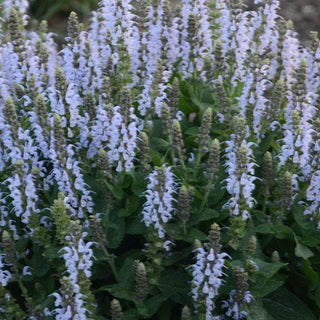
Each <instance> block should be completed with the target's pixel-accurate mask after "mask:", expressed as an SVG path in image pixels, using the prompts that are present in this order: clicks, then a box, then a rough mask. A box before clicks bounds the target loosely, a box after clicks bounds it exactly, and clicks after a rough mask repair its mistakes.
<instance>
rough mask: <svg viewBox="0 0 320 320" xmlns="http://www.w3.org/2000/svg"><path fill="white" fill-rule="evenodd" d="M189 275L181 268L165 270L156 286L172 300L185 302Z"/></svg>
mask: <svg viewBox="0 0 320 320" xmlns="http://www.w3.org/2000/svg"><path fill="white" fill-rule="evenodd" d="M190 280H191V279H190V277H189V275H188V274H187V273H186V272H185V271H184V270H183V269H182V270H167V271H165V272H162V273H161V275H160V278H159V281H158V287H159V289H160V290H161V291H162V293H163V294H164V295H165V296H167V297H168V298H169V297H170V298H171V299H172V300H173V301H174V302H177V303H180V304H185V303H186V301H187V298H188V294H189V286H188V282H189V281H190Z"/></svg>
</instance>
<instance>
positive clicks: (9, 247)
mask: <svg viewBox="0 0 320 320" xmlns="http://www.w3.org/2000/svg"><path fill="white" fill-rule="evenodd" d="M2 247H3V251H4V253H5V255H6V257H5V259H6V261H7V263H9V264H10V265H12V268H13V270H14V272H16V271H18V270H17V265H18V259H17V255H16V246H15V244H14V241H13V239H12V237H11V235H10V233H9V232H8V231H7V230H3V232H2Z"/></svg>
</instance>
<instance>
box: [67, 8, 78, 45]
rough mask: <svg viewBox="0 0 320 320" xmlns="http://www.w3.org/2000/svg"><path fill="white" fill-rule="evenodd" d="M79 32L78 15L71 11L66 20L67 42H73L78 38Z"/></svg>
mask: <svg viewBox="0 0 320 320" xmlns="http://www.w3.org/2000/svg"><path fill="white" fill-rule="evenodd" d="M79 32H80V28H79V21H78V15H77V14H76V13H75V12H73V11H72V12H71V13H70V16H69V19H68V41H69V42H74V41H75V40H76V39H77V37H78V36H79Z"/></svg>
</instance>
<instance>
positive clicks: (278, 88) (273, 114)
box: [270, 79, 286, 121]
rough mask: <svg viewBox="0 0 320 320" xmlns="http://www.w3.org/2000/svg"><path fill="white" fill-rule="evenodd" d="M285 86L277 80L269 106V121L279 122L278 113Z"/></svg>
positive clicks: (281, 81)
mask: <svg viewBox="0 0 320 320" xmlns="http://www.w3.org/2000/svg"><path fill="white" fill-rule="evenodd" d="M285 91H286V86H285V82H284V80H283V79H279V80H278V81H277V82H276V83H275V85H274V89H273V94H272V97H271V106H270V120H271V121H279V113H280V110H281V106H282V104H283V101H284V99H285Z"/></svg>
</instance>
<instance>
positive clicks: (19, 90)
mask: <svg viewBox="0 0 320 320" xmlns="http://www.w3.org/2000/svg"><path fill="white" fill-rule="evenodd" d="M14 92H15V94H16V96H17V98H18V99H21V98H22V97H23V96H24V94H25V93H24V88H23V87H22V86H21V85H20V84H18V83H15V84H14Z"/></svg>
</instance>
